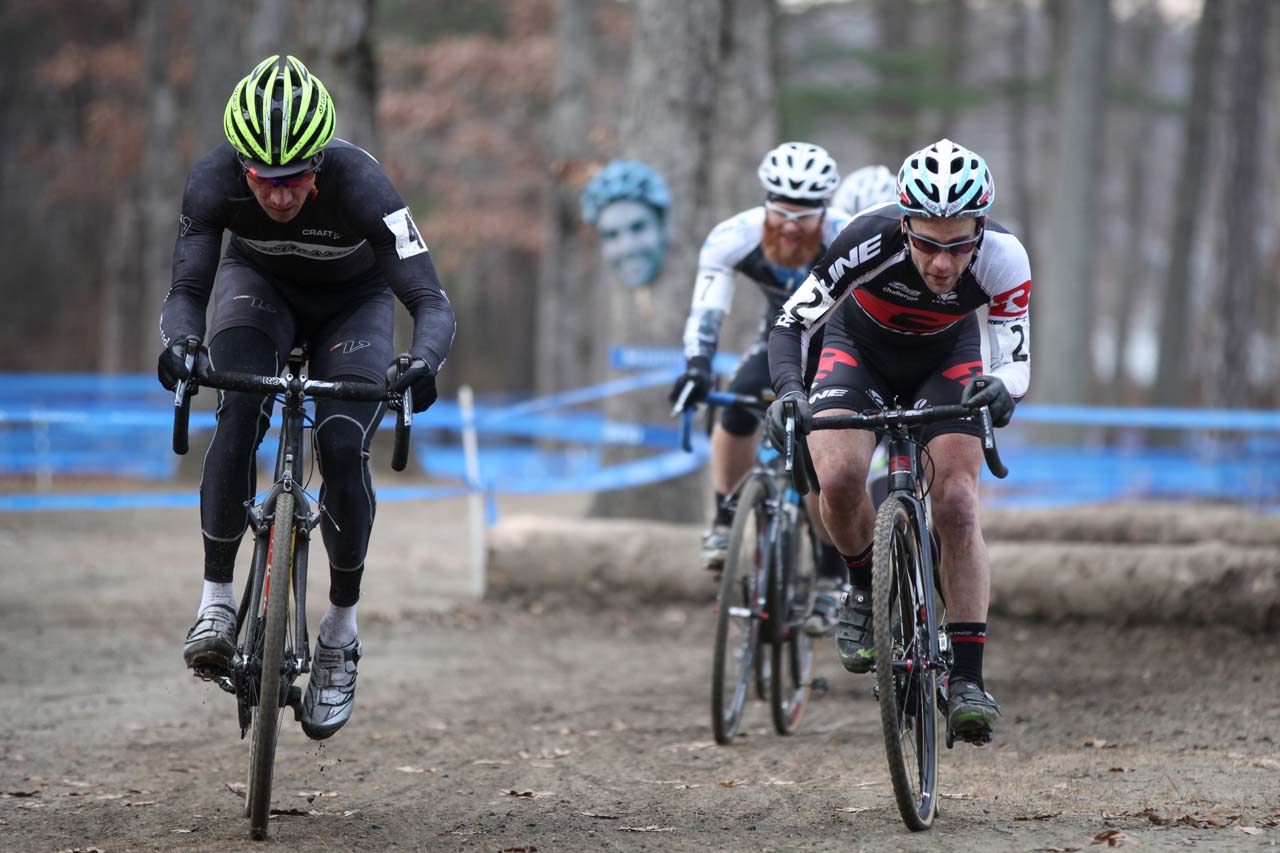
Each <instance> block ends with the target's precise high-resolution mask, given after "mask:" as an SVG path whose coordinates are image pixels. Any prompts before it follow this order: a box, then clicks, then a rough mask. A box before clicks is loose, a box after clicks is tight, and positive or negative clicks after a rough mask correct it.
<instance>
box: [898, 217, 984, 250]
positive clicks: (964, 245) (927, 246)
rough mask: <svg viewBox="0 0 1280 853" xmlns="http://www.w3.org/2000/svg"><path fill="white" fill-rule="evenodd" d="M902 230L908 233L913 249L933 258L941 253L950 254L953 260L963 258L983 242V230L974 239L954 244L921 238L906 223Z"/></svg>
mask: <svg viewBox="0 0 1280 853" xmlns="http://www.w3.org/2000/svg"><path fill="white" fill-rule="evenodd" d="M902 229H903V230H904V231H906V232H907V239H908V240H910V241H911V247H912V248H913V249H915V250H916V251H918V252H921V253H922V254H925V255H928V256H930V257H932V256H933V255H936V254H938V253H939V252H950V253H951V256H952V257H953V258H963V257H964V256H965V255H967V254H969V253H970V252H972V251H973V250H974V249H976V248H978V242H979V241H980V240H982V229H981V228H979V229H978V233H977V234H974V235H973V236H972V237H966V238H964V239H963V240H957V241H955V242H954V243H939V242H938V241H936V240H930V239H929V238H928V237H921V236H920V235H919V234H917V233H916V232H914V231H912V230H911V226H910V225H907V224H906V223H905V222H904V223H903V225H902Z"/></svg>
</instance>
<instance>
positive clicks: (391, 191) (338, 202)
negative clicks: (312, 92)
mask: <svg viewBox="0 0 1280 853" xmlns="http://www.w3.org/2000/svg"><path fill="white" fill-rule="evenodd" d="M224 230H225V231H230V232H231V239H230V241H229V244H228V248H227V253H228V255H234V256H236V257H237V259H239V260H242V261H245V262H247V263H250V264H252V265H253V266H255V267H257V268H258V269H260V270H262V271H263V272H264V273H265V274H266V275H268V276H269V277H270V278H271V279H272V280H273V281H275V282H278V283H280V284H281V285H282V286H284V287H286V288H288V289H289V291H290V292H291V293H292V294H293V295H295V296H297V295H302V296H304V297H305V298H306V299H308V300H310V299H316V300H333V301H334V302H335V304H340V303H341V302H343V301H345V300H346V299H347V298H348V297H349V296H350V294H352V293H353V292H358V291H361V290H366V289H367V288H369V287H370V286H378V285H379V284H380V283H383V282H385V285H384V286H390V288H391V290H392V291H393V292H394V293H395V295H396V297H397V298H399V300H400V301H401V302H403V303H404V305H405V307H407V308H408V309H409V313H410V314H411V315H412V317H413V343H412V345H411V347H410V352H411V353H412V354H413V355H414V356H415V357H418V358H422V359H424V360H426V362H427V364H428V366H429V367H430V368H431V371H432V373H435V372H437V371H439V369H440V366H441V365H442V364H443V363H444V360H445V358H446V357H447V356H448V354H449V348H450V346H451V345H452V343H453V335H454V330H455V323H454V316H453V309H452V308H451V307H450V305H449V299H448V297H447V296H446V295H445V292H444V290H443V288H441V286H440V280H439V278H438V277H437V276H436V270H435V266H434V265H433V264H432V262H431V254H430V252H428V250H427V246H426V243H425V242H424V241H423V239H422V235H421V233H420V232H419V231H418V228H417V226H416V225H415V224H414V222H413V217H412V216H411V215H410V213H409V208H408V206H407V205H406V204H405V202H404V200H403V199H402V198H401V197H400V194H399V193H398V192H397V191H396V189H395V187H393V186H392V185H391V181H390V180H389V179H388V178H387V175H386V172H384V171H383V169H382V166H381V165H380V164H379V163H378V161H377V160H375V159H374V158H373V156H372V155H370V154H369V153H368V152H367V151H365V150H364V149H362V148H359V147H357V146H355V145H352V144H351V143H349V142H346V141H344V140H341V139H334V140H333V141H332V142H331V143H330V144H329V145H328V146H327V147H326V148H325V154H324V162H323V163H322V164H321V168H320V171H319V173H318V175H317V178H316V191H315V193H314V194H313V197H312V198H309V199H308V200H307V202H306V204H304V205H303V206H302V210H301V211H300V212H299V213H298V215H297V216H296V217H294V218H293V219H292V220H291V221H289V222H284V223H281V222H275V221H273V220H271V219H270V218H269V217H268V216H267V214H266V213H265V212H264V211H263V210H262V208H261V206H260V205H259V204H258V202H257V200H256V199H255V198H254V196H253V193H252V192H251V191H250V189H249V186H248V184H247V182H246V178H245V175H244V170H243V168H242V167H241V165H240V161H239V159H238V158H237V156H236V152H235V150H234V149H233V148H232V147H231V145H230V144H226V143H224V144H223V145H220V146H218V147H217V148H215V149H214V150H213V151H210V152H209V153H208V154H206V155H204V156H203V157H202V158H200V160H199V161H198V162H197V163H196V165H195V167H194V168H192V170H191V174H190V176H189V177H188V178H187V188H186V192H185V193H184V195H183V199H182V215H181V217H180V218H179V221H178V240H177V245H176V246H175V247H174V252H173V286H172V287H171V288H170V290H169V295H168V296H167V297H166V299H165V303H164V308H163V309H162V311H161V316H160V334H161V339H162V342H163V344H164V345H165V346H168V345H169V344H170V342H172V341H175V340H181V339H183V338H185V337H188V336H191V335H194V336H196V337H199V338H203V337H204V332H205V309H206V307H207V306H208V303H209V296H210V293H211V292H212V290H213V282H214V276H215V274H216V273H217V269H218V262H219V255H220V252H221V244H222V234H223V231H224Z"/></svg>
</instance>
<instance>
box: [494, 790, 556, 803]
mask: <svg viewBox="0 0 1280 853" xmlns="http://www.w3.org/2000/svg"><path fill="white" fill-rule="evenodd" d="M498 793H500V794H506V795H507V796H508V797H519V798H520V799H522V800H545V799H546V798H547V797H554V796H555V791H517V790H516V789H515V788H507V789H506V790H503V791H499V792H498Z"/></svg>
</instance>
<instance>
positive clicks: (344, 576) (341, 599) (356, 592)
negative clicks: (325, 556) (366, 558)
mask: <svg viewBox="0 0 1280 853" xmlns="http://www.w3.org/2000/svg"><path fill="white" fill-rule="evenodd" d="M363 576H364V563H361V564H360V565H358V566H356V567H355V568H354V569H340V568H338V567H337V566H335V565H334V564H333V563H330V564H329V603H330V604H332V605H334V606H335V607H351V606H352V605H353V604H355V603H356V602H357V601H359V600H360V578H361V577H363Z"/></svg>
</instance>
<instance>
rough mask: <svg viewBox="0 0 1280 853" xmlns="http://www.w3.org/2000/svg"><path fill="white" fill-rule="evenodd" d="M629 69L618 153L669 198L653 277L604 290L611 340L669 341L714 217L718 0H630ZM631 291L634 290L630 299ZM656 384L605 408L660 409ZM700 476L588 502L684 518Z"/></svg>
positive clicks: (608, 510) (607, 511) (679, 324)
mask: <svg viewBox="0 0 1280 853" xmlns="http://www.w3.org/2000/svg"><path fill="white" fill-rule="evenodd" d="M635 6H636V12H635V35H634V47H633V50H632V58H631V69H630V72H629V77H628V83H627V90H628V91H627V101H626V109H625V110H624V113H623V126H622V133H621V138H622V140H623V146H624V152H623V153H624V155H625V156H627V157H628V158H630V159H635V160H641V161H643V162H646V163H649V164H650V165H652V166H653V167H654V168H656V169H658V171H660V172H661V173H662V174H663V175H665V176H666V179H667V183H668V185H669V186H670V188H671V196H672V198H673V200H674V202H673V204H672V207H671V210H670V217H671V226H672V227H671V232H672V235H673V241H672V246H671V251H670V253H669V255H668V257H667V261H666V264H665V266H664V268H663V271H662V272H661V273H660V274H659V276H658V278H657V279H656V280H655V281H654V282H653V284H652V286H650V287H646V288H643V289H640V290H630V289H624V288H614V289H612V290H611V303H612V304H611V310H610V318H609V330H610V332H609V335H608V339H609V341H611V342H614V343H618V344H631V345H659V344H663V345H671V344H672V343H674V342H676V341H678V340H679V338H680V331H681V329H682V328H683V326H684V319H685V317H686V315H687V313H688V308H689V301H688V300H689V282H690V281H692V280H693V275H694V272H695V270H696V266H697V245H698V241H700V240H701V238H702V235H704V234H706V232H707V230H708V229H709V228H710V227H711V225H712V224H714V222H715V219H714V214H713V213H712V211H711V209H710V200H711V159H712V157H711V139H712V129H713V127H712V125H713V117H714V115H715V101H716V91H717V87H718V85H719V61H720V54H719V50H720V22H721V20H722V10H723V8H724V5H723V3H721V2H715V3H712V2H703V3H670V2H667V0H637V2H636V4H635ZM637 294H639V295H640V300H639V301H637ZM665 403H666V401H665V397H664V396H663V395H661V394H659V393H657V392H652V393H643V394H632V395H628V396H626V397H615V398H612V399H611V400H610V401H609V405H607V406H606V412H607V414H609V415H610V416H611V417H615V418H622V419H626V420H646V419H653V418H655V416H656V417H663V416H664V415H665V408H666V405H665ZM704 480H705V478H704V477H702V476H698V475H693V476H689V477H684V478H682V479H680V480H676V481H668V482H666V483H661V484H657V485H655V486H652V487H647V488H643V489H630V490H627V491H615V492H603V493H601V494H600V495H598V496H597V499H596V501H595V504H594V506H593V512H594V513H595V514H598V515H608V516H639V517H649V518H664V519H670V520H682V521H693V520H696V519H700V518H701V517H702V509H703V504H704V503H705V502H704V501H703V500H702V495H703V492H704V490H705V484H704Z"/></svg>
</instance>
